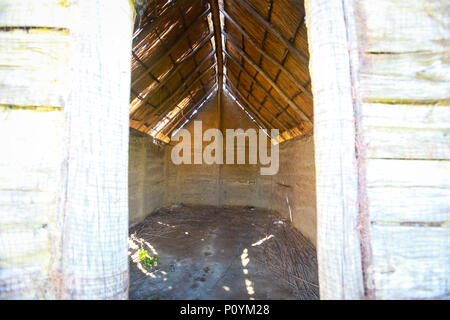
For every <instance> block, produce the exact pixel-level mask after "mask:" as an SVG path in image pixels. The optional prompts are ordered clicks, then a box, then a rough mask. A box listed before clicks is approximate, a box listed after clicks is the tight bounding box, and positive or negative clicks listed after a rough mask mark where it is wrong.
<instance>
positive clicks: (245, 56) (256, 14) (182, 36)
mask: <svg viewBox="0 0 450 320" xmlns="http://www.w3.org/2000/svg"><path fill="white" fill-rule="evenodd" d="M135 2H136V11H137V14H138V17H137V19H136V25H135V32H134V36H133V58H132V83H131V88H132V89H131V104H130V126H131V127H132V128H134V129H137V130H139V131H142V132H145V133H147V134H150V135H152V136H154V137H157V138H158V139H160V140H164V141H166V142H167V141H169V138H168V137H169V135H170V133H171V132H172V131H173V130H174V129H175V128H177V127H180V126H181V125H183V124H184V123H185V122H186V121H189V119H191V118H192V114H194V113H195V112H194V111H195V110H197V109H198V108H199V107H201V105H202V103H203V102H204V101H205V100H206V99H208V98H209V97H210V96H211V95H212V93H214V91H215V90H216V89H217V88H218V86H220V84H223V85H222V86H221V88H222V87H223V88H224V90H225V91H226V92H227V93H229V94H230V95H231V96H233V98H235V99H236V101H237V102H238V103H239V104H240V105H241V106H242V107H244V108H245V109H246V111H247V112H248V114H250V115H251V117H252V120H253V121H255V122H256V123H257V124H258V125H259V126H260V127H262V128H267V129H271V128H276V129H279V130H280V132H282V133H283V134H282V138H281V139H280V141H283V140H286V139H290V138H292V137H294V136H297V135H300V134H302V133H304V132H306V131H309V130H310V129H311V128H312V114H313V112H312V111H313V109H312V108H313V104H312V94H311V84H310V77H309V71H308V59H309V57H308V44H307V37H306V26H305V23H304V8H303V1H295V0H219V1H217V0H136V1H135ZM219 17H220V19H219ZM216 48H217V49H218V50H216Z"/></svg>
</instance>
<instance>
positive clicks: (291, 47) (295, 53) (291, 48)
mask: <svg viewBox="0 0 450 320" xmlns="http://www.w3.org/2000/svg"><path fill="white" fill-rule="evenodd" d="M235 1H237V2H238V3H239V4H240V5H242V6H243V7H244V8H245V9H247V11H249V12H250V13H251V14H252V16H253V17H254V18H256V20H258V22H259V23H261V24H262V25H263V26H264V27H265V28H266V29H267V30H269V31H270V32H271V33H272V34H273V35H274V36H275V37H276V38H277V39H278V40H280V41H281V42H282V43H283V44H284V46H285V47H286V48H287V49H288V50H289V52H290V53H291V54H292V55H293V56H295V57H296V58H297V59H298V60H300V61H301V62H303V63H305V64H306V65H308V63H309V60H308V58H307V57H306V56H305V55H304V54H303V53H301V52H300V51H299V50H298V49H297V48H296V47H295V46H294V45H293V44H292V43H291V42H290V41H289V40H287V39H286V38H285V37H284V36H283V35H282V34H281V32H280V31H279V30H278V29H277V28H276V27H275V26H274V25H273V24H272V23H270V22H269V21H267V20H266V19H264V18H263V17H262V16H261V15H260V14H259V12H258V11H256V10H255V9H254V8H253V7H252V6H251V5H249V4H248V3H247V2H246V1H245V0H235Z"/></svg>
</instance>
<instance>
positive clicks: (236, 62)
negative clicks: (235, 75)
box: [224, 50, 300, 126]
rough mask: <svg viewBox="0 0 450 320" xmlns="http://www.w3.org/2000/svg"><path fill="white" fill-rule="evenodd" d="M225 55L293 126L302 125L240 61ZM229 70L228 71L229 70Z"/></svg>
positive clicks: (227, 54) (226, 53)
mask: <svg viewBox="0 0 450 320" xmlns="http://www.w3.org/2000/svg"><path fill="white" fill-rule="evenodd" d="M224 53H225V55H226V56H227V58H228V59H230V60H231V61H232V62H233V63H234V64H235V65H236V66H237V67H238V68H239V69H240V70H242V72H243V73H244V74H245V75H246V76H247V77H248V78H249V80H250V81H251V82H253V83H255V85H256V86H257V88H258V89H260V90H261V91H262V92H263V93H264V94H265V95H266V96H267V97H268V98H269V100H270V101H271V102H272V104H273V105H274V106H275V107H276V108H277V109H278V111H279V112H280V113H283V114H285V115H286V116H287V117H288V118H289V120H290V121H291V124H292V125H293V126H298V125H299V124H300V123H298V122H297V120H295V119H294V118H293V117H292V116H291V115H290V114H289V112H287V109H286V108H283V107H282V106H281V105H280V104H279V103H278V102H277V101H276V100H275V99H274V97H272V95H271V94H270V93H269V92H268V91H267V90H266V89H265V88H264V87H263V85H262V84H261V83H260V82H259V81H258V80H257V79H255V78H254V77H253V76H252V75H251V74H250V73H249V72H248V71H247V70H246V69H245V68H244V67H243V66H242V65H241V64H240V63H239V62H238V61H236V59H235V58H233V57H232V56H231V55H230V54H229V53H228V52H227V51H226V50H225V51H224ZM227 70H228V69H227Z"/></svg>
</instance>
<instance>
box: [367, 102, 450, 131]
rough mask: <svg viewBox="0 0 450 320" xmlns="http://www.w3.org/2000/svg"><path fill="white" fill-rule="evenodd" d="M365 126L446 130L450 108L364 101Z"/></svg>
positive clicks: (449, 117)
mask: <svg viewBox="0 0 450 320" xmlns="http://www.w3.org/2000/svg"><path fill="white" fill-rule="evenodd" d="M360 118H361V121H362V125H363V127H386V128H405V129H406V128H414V129H430V130H444V129H448V126H449V123H450V108H449V107H448V106H440V105H402V104H382V103H363V104H362V105H361V112H360Z"/></svg>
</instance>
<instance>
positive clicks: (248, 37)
mask: <svg viewBox="0 0 450 320" xmlns="http://www.w3.org/2000/svg"><path fill="white" fill-rule="evenodd" d="M221 12H222V13H223V14H224V16H225V17H226V18H227V20H229V21H230V22H232V23H233V25H234V26H235V27H236V28H237V29H238V30H239V31H240V32H241V33H242V34H243V35H244V37H245V38H246V39H247V40H248V42H250V43H251V44H252V45H253V47H254V48H255V49H256V50H257V51H258V52H259V53H260V54H262V55H263V56H264V58H266V59H267V60H269V61H270V62H272V63H273V64H274V65H276V66H277V68H279V69H280V70H281V71H283V72H284V73H285V74H286V75H287V76H288V78H289V79H291V81H292V82H294V83H295V84H296V85H297V86H298V87H299V88H300V90H301V92H303V93H304V94H305V95H306V96H308V97H309V98H311V99H312V94H311V93H310V92H309V91H308V90H307V89H306V87H305V86H304V85H303V84H302V83H301V82H300V81H299V80H298V79H297V78H296V77H295V76H294V75H293V74H292V73H291V72H290V71H289V70H287V69H286V67H284V66H283V65H282V64H281V63H280V62H279V61H278V60H276V59H275V58H273V57H272V56H270V55H269V54H268V53H267V52H266V51H265V50H264V49H263V48H261V47H260V45H259V44H257V43H256V41H255V40H254V39H252V37H251V36H250V35H249V34H248V33H247V32H246V31H245V30H244V29H243V28H242V27H241V26H240V25H239V24H238V23H237V22H236V21H235V20H234V19H232V18H231V17H230V15H229V14H228V13H226V12H225V11H224V10H221ZM222 33H223V35H224V37H225V38H226V39H232V38H231V36H230V35H229V34H228V33H226V32H225V31H223V32H222Z"/></svg>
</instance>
